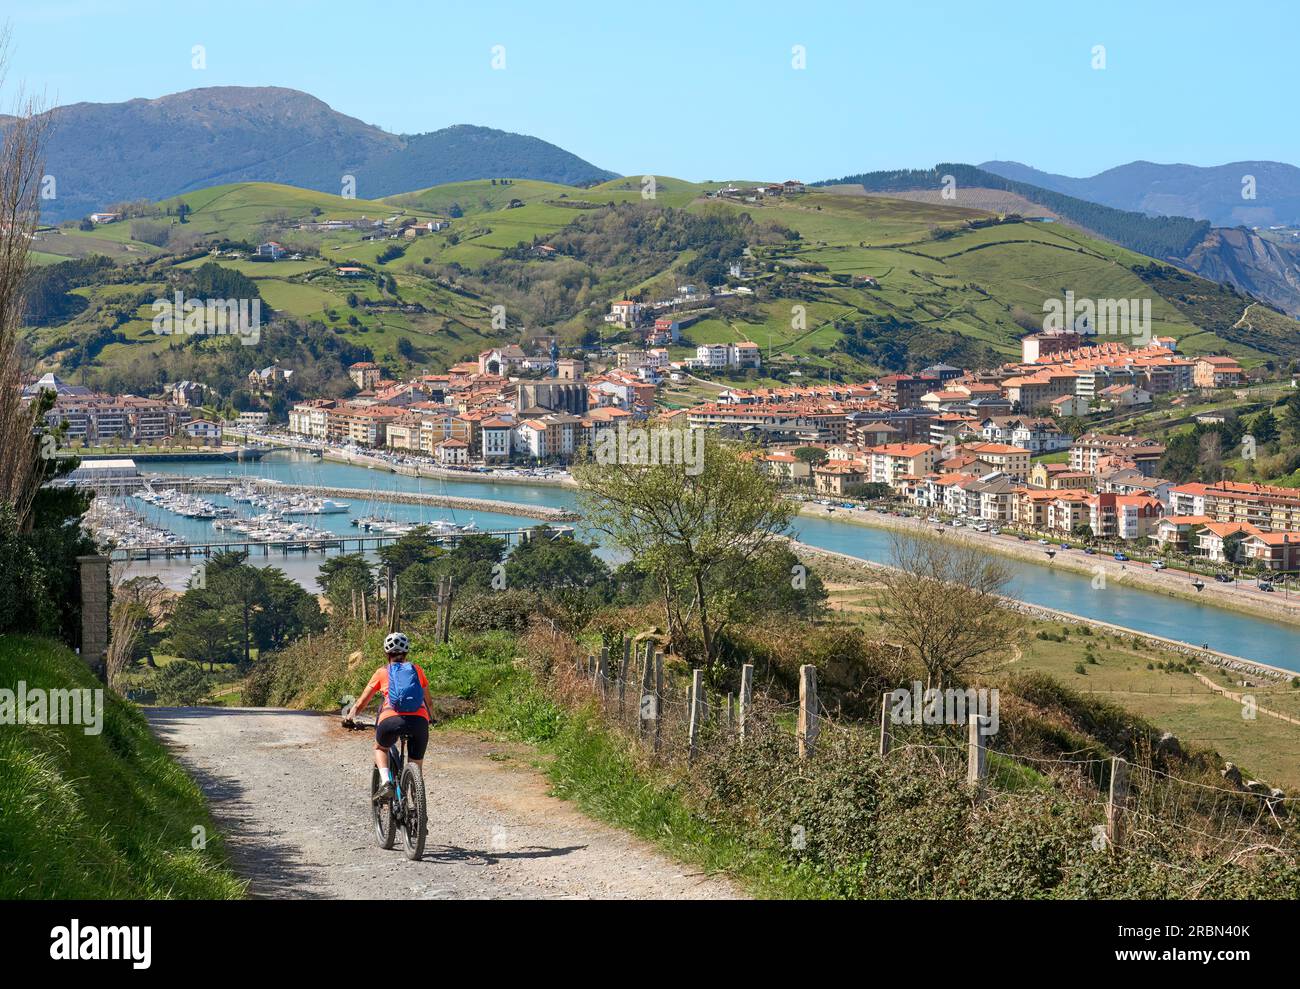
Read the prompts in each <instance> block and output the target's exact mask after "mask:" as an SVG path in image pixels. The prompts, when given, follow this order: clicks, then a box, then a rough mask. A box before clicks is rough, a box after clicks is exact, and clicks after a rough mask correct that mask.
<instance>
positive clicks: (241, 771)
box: [145, 708, 743, 899]
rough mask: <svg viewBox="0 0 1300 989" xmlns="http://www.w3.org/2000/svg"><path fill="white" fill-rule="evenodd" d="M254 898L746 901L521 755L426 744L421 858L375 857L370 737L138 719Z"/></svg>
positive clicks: (455, 742) (186, 717) (456, 740)
mask: <svg viewBox="0 0 1300 989" xmlns="http://www.w3.org/2000/svg"><path fill="white" fill-rule="evenodd" d="M145 714H146V717H147V718H148V719H149V722H150V724H151V725H152V727H153V729H154V731H155V732H156V733H157V734H158V735H159V737H160V738H162V739H163V741H164V742H166V743H167V744H168V745H169V746H170V747H171V748H172V749H173V751H174V752H175V753H176V755H177V756H178V758H179V759H180V761H181V763H182V764H183V765H184V766H185V767H186V769H188V770H189V771H190V773H191V774H192V775H193V776H194V778H195V779H196V780H197V781H198V783H199V785H200V786H201V787H202V788H203V790H204V792H205V793H206V794H207V796H208V799H209V801H210V803H211V806H212V813H213V816H214V817H215V819H216V822H217V825H218V827H219V828H221V830H222V833H223V834H224V835H225V836H226V839H227V844H228V846H229V849H230V853H231V857H232V860H233V863H234V866H235V868H236V870H237V871H238V872H239V873H240V874H241V875H242V876H244V877H245V878H247V879H249V880H250V881H251V886H250V894H251V895H252V896H255V897H262V898H374V897H386V896H391V895H397V896H402V897H410V898H420V899H482V898H503V899H521V898H529V899H534V898H567V899H585V898H632V899H657V898H671V899H723V898H731V897H738V896H741V895H743V894H742V893H741V892H740V890H739V889H737V888H736V887H735V886H734V885H732V884H731V883H730V882H728V881H726V880H724V879H719V878H710V877H705V876H701V875H699V874H696V873H695V870H694V869H693V868H691V867H689V866H683V865H681V864H680V863H677V862H674V861H673V860H671V859H669V858H668V857H666V856H664V855H663V854H661V853H660V852H658V851H657V850H655V849H653V848H652V847H650V846H649V845H647V844H646V843H645V842H642V841H640V840H639V839H636V838H633V837H631V836H629V835H627V834H625V833H623V832H621V831H618V830H616V829H613V828H610V827H607V826H605V825H602V824H598V823H596V822H593V821H592V820H590V819H589V818H587V817H585V816H583V815H582V814H581V813H580V812H578V811H577V810H576V809H575V808H574V807H573V806H572V805H571V804H569V803H566V802H565V801H562V800H559V799H557V798H555V797H551V796H548V794H547V784H546V781H545V779H544V778H543V777H542V776H541V775H540V774H539V773H538V772H537V771H536V770H535V769H533V768H532V767H531V766H529V765H528V764H527V759H528V753H529V750H527V749H526V748H523V747H520V746H512V745H509V744H497V743H488V742H485V741H482V740H480V739H477V738H474V737H471V736H467V735H464V734H449V733H444V732H436V733H434V735H433V737H432V739H431V740H430V745H429V752H428V754H427V755H426V757H425V762H424V768H425V784H426V789H427V791H428V795H429V840H428V845H427V846H426V848H425V853H424V859H423V860H422V861H420V862H410V861H408V860H407V859H406V856H405V854H404V853H403V852H402V850H401V847H402V839H401V836H400V835H399V837H398V843H397V848H395V849H393V850H392V851H384V850H382V849H380V848H379V847H378V846H377V845H376V844H375V839H374V832H373V830H372V827H371V819H370V808H369V806H368V802H367V795H368V792H369V787H370V749H371V745H372V741H373V735H372V734H371V733H370V732H349V731H345V730H344V729H343V728H342V727H340V725H339V720H338V717H337V716H330V715H322V714H316V713H312V712H305V711H285V710H277V709H271V708H146V709H145Z"/></svg>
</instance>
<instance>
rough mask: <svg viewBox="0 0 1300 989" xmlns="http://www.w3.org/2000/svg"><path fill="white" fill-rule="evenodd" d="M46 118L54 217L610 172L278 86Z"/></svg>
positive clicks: (555, 153)
mask: <svg viewBox="0 0 1300 989" xmlns="http://www.w3.org/2000/svg"><path fill="white" fill-rule="evenodd" d="M50 114H51V121H50V123H51V129H50V133H49V137H48V141H47V144H46V149H45V159H46V160H45V171H46V173H47V174H49V175H52V176H54V178H55V188H56V192H57V196H56V198H55V199H52V200H45V201H44V202H43V203H42V207H43V210H44V215H45V218H46V219H48V220H56V221H57V220H62V219H67V218H69V217H76V216H84V215H85V214H87V213H89V212H92V211H94V210H97V209H103V208H104V207H106V206H108V205H109V204H111V203H115V202H121V201H125V200H132V199H153V200H157V199H165V198H167V197H169V196H174V195H177V194H179V193H183V192H190V191H192V190H195V189H199V188H202V187H204V186H210V185H218V184H222V183H229V182H280V183H284V184H287V185H296V186H300V187H303V188H308V189H316V190H319V191H321V192H331V193H335V194H338V193H339V192H340V191H341V190H342V189H343V181H344V180H343V177H344V176H345V175H352V176H354V177H355V180H356V189H355V192H356V195H357V196H358V197H359V198H365V199H373V198H377V197H379V196H387V195H392V194H393V193H398V192H407V191H410V190H413V189H423V188H426V187H428V186H431V185H438V184H441V183H444V182H458V181H465V180H469V179H482V178H505V177H509V178H518V179H541V180H544V181H548V182H558V183H563V184H566V185H591V184H594V183H598V182H604V181H606V180H608V179H611V178H615V177H616V175H615V173H613V172H609V171H606V170H605V169H603V168H597V167H596V166H595V165H592V164H591V163H589V162H586V161H583V160H582V159H581V158H579V157H577V156H576V155H573V154H570V153H569V152H567V151H565V150H564V149H562V148H558V147H556V146H555V145H553V144H548V143H547V142H545V141H542V140H540V139H538V138H535V137H528V136H525V135H522V134H510V133H507V132H505V131H499V130H492V129H490V128H487V127H474V126H470V125H467V124H462V125H458V126H455V127H447V128H444V129H442V130H439V131H433V132H431V133H427V134H415V135H398V134H390V133H388V132H387V131H385V130H382V129H381V128H379V127H375V126H373V125H371V124H366V123H363V122H362V121H360V120H357V119H355V118H354V117H349V116H347V115H345V114H342V113H339V112H337V111H335V110H333V109H331V108H330V107H329V106H328V105H327V104H325V103H323V102H322V101H320V100H318V99H316V98H315V97H314V96H310V95H308V94H307V93H301V92H298V91H297V90H293V89H283V88H279V87H242V86H221V87H213V88H209V89H191V90H188V91H186V92H183V93H175V94H173V95H170V96H163V97H160V98H159V99H156V100H144V99H139V100H129V101H127V102H125V103H76V104H73V105H70V106H65V107H59V108H56V109H54V110H52V111H50ZM3 125H4V124H3V121H0V129H2V128H3Z"/></svg>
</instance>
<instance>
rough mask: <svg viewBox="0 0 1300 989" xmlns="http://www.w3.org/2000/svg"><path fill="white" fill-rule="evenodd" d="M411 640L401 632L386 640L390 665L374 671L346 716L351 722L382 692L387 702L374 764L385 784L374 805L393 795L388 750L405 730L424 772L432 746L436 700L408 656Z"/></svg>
mask: <svg viewBox="0 0 1300 989" xmlns="http://www.w3.org/2000/svg"><path fill="white" fill-rule="evenodd" d="M410 651H411V642H410V640H409V639H408V638H407V637H406V636H405V635H403V634H402V633H401V632H393V633H391V634H390V635H389V636H388V637H387V638H386V639H384V654H385V655H386V656H387V657H388V664H387V665H386V666H381V667H379V669H377V670H375V675H374V676H372V677H371V678H370V682H369V683H367V684H366V689H365V690H364V691H363V692H362V694H361V696H360V697H359V698H357V702H356V703H355V704H353V705H352V709H351V710H349V711H348V713H347V715H346V716H345V717H344V720H345V721H351V720H352V719H353V718H355V717H356V716H357V714H359V713H360V712H361V711H364V710H365V709H366V705H368V704H369V703H370V700H371V698H373V697H374V696H375V694H378V693H380V692H381V691H382V692H383V697H384V703H383V704H382V706H381V707H380V708H379V717H378V719H376V721H375V765H376V766H378V767H379V772H380V775H381V777H382V779H383V785H382V786H381V787H380V788H379V789H378V790H377V791H376V792H375V802H376V803H380V802H381V801H384V800H389V799H391V798H392V796H393V773H392V770H391V769H389V767H388V747H389V746H390V745H393V744H394V743H395V742H396V741H397V738H398V736H399V735H400V734H401V732H402V731H403V730H405V731H406V752H407V756H408V757H409V758H410V760H411V761H412V762H414V763H415V764H416V765H417V766H419V767H420V769H421V771H423V769H424V751H425V749H426V748H428V745H429V709H430V708H431V707H432V706H433V697H432V696H431V695H430V694H429V678H428V677H427V676H425V675H424V670H422V669H420V667H419V665H418V664H416V663H412V662H411V660H410V658H409V656H408V655H407V654H408V653H409V652H410Z"/></svg>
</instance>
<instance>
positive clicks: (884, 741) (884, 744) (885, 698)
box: [880, 691, 894, 759]
mask: <svg viewBox="0 0 1300 989" xmlns="http://www.w3.org/2000/svg"><path fill="white" fill-rule="evenodd" d="M893 740H894V736H893V733H892V732H891V731H890V730H889V691H885V692H884V693H883V694H881V695H880V758H882V759H883V758H885V756H887V755H889V746H890V744H891V743H892V742H893Z"/></svg>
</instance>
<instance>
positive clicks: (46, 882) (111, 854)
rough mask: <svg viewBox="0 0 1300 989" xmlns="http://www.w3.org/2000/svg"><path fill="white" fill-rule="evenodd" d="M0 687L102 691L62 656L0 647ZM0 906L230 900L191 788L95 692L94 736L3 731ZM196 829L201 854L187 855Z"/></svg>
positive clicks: (129, 711) (24, 644)
mask: <svg viewBox="0 0 1300 989" xmlns="http://www.w3.org/2000/svg"><path fill="white" fill-rule="evenodd" d="M0 668H3V669H4V671H5V677H4V682H3V686H4V687H6V688H8V689H15V688H16V686H17V684H18V682H19V681H23V682H25V683H26V684H27V686H28V688H29V689H31V688H35V687H40V688H43V689H85V688H88V689H92V690H93V689H97V688H99V687H100V686H102V685H101V684H100V683H99V681H97V680H96V679H95V678H94V677H93V676H92V675H91V674H90V672H89V671H88V670H87V669H86V667H85V666H84V665H83V664H82V663H81V661H80V660H79V659H78V658H77V657H76V656H75V655H74V654H73V653H71V652H70V651H69V650H67V649H66V648H64V647H63V646H60V645H57V644H55V643H53V642H50V641H48V640H46V639H40V638H35V637H31V636H5V637H0ZM0 767H2V770H0V861H3V862H4V868H3V869H0V898H3V899H126V898H141V899H167V898H185V899H230V898H236V897H241V896H242V895H243V885H242V884H241V883H240V882H239V881H238V880H237V879H236V878H235V876H234V875H233V874H232V873H231V872H230V870H229V869H228V868H227V865H226V861H225V856H224V853H223V850H222V844H221V840H220V837H219V836H218V835H217V832H216V829H215V828H214V826H213V824H212V820H211V818H210V817H209V816H208V810H207V807H206V805H205V803H204V800H203V796H202V794H201V793H200V791H199V788H198V787H197V786H196V785H195V783H194V781H193V780H191V779H190V778H189V777H188V776H187V775H186V774H185V772H184V771H183V770H182V769H181V768H180V766H179V765H177V764H176V762H175V761H174V760H173V759H172V758H171V756H170V755H169V754H168V753H167V752H166V750H165V749H164V748H163V747H162V745H161V744H159V743H158V741H157V740H156V739H154V737H153V736H152V735H151V734H150V732H149V729H148V726H147V725H146V724H145V721H144V719H143V718H142V717H141V716H140V714H139V712H138V711H136V709H135V708H134V707H133V706H132V705H130V704H128V703H126V702H125V701H122V700H120V699H119V698H118V697H117V696H116V695H115V694H112V693H111V692H109V691H105V693H104V721H103V731H102V734H97V735H87V734H85V728H84V727H82V726H78V725H62V726H54V725H22V726H16V725H6V726H4V727H3V728H0ZM195 828H202V829H204V832H206V847H205V848H202V849H197V848H194V847H192V843H193V842H194V840H195V836H196V834H201V832H198V833H196V832H195V831H194V829H195Z"/></svg>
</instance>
